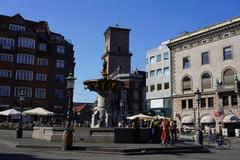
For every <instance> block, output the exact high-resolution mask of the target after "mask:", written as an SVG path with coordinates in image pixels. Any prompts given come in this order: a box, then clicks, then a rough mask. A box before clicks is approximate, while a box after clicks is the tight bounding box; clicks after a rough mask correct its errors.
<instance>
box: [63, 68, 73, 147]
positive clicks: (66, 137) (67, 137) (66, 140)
mask: <svg viewBox="0 0 240 160" xmlns="http://www.w3.org/2000/svg"><path fill="white" fill-rule="evenodd" d="M75 80H76V78H74V77H73V74H72V73H69V75H68V77H67V78H66V81H67V91H68V96H69V97H68V112H67V124H66V127H65V131H64V132H63V146H62V149H63V150H69V149H71V148H72V141H73V134H72V128H71V121H72V117H73V89H74V81H75Z"/></svg>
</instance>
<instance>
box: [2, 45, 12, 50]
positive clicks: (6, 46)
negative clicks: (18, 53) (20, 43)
mask: <svg viewBox="0 0 240 160" xmlns="http://www.w3.org/2000/svg"><path fill="white" fill-rule="evenodd" d="M0 49H14V46H11V45H3V44H1V45H0Z"/></svg>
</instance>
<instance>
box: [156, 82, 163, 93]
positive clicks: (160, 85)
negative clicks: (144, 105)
mask: <svg viewBox="0 0 240 160" xmlns="http://www.w3.org/2000/svg"><path fill="white" fill-rule="evenodd" d="M157 90H158V91H160V90H162V84H161V83H159V84H157Z"/></svg>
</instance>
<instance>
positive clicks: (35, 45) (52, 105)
mask: <svg viewBox="0 0 240 160" xmlns="http://www.w3.org/2000/svg"><path fill="white" fill-rule="evenodd" d="M74 65H75V63H74V51H73V45H72V44H71V43H70V42H68V41H67V40H66V39H65V38H64V37H63V36H62V35H61V34H59V33H54V32H52V31H50V30H49V27H48V23H47V22H45V21H39V22H34V21H30V20H26V19H24V18H23V17H22V16H21V15H20V14H16V15H14V16H12V17H11V16H4V15H0V110H5V109H8V108H17V109H18V108H19V98H18V97H19V93H20V92H21V91H23V92H24V94H25V97H26V100H25V101H24V103H23V104H24V109H27V108H34V107H44V108H46V109H49V110H52V111H54V112H60V113H61V112H63V110H64V106H65V105H66V102H67V92H66V81H65V77H66V76H67V75H68V73H69V72H74Z"/></svg>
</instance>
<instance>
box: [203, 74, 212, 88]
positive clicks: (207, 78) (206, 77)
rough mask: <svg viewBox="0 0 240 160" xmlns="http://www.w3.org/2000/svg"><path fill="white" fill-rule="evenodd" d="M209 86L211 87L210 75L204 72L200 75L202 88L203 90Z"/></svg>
mask: <svg viewBox="0 0 240 160" xmlns="http://www.w3.org/2000/svg"><path fill="white" fill-rule="evenodd" d="M210 88H212V86H211V76H210V74H209V73H204V74H203V75H202V89H203V91H204V90H205V89H210Z"/></svg>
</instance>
